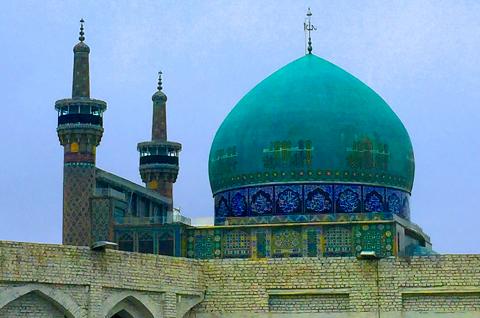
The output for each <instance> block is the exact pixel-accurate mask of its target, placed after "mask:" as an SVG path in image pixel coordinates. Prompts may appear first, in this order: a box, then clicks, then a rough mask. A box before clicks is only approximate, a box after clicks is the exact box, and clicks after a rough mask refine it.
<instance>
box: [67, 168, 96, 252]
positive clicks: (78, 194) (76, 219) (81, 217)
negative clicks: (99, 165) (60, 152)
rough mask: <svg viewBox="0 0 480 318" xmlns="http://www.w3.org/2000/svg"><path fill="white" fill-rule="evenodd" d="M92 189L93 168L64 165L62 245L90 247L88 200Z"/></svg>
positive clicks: (93, 179)
mask: <svg viewBox="0 0 480 318" xmlns="http://www.w3.org/2000/svg"><path fill="white" fill-rule="evenodd" d="M94 188H95V167H94V166H91V165H64V168H63V244H67V245H77V246H89V245H90V243H91V238H90V235H91V223H90V222H91V216H90V198H91V197H92V195H93V191H94Z"/></svg>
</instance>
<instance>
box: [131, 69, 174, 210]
mask: <svg viewBox="0 0 480 318" xmlns="http://www.w3.org/2000/svg"><path fill="white" fill-rule="evenodd" d="M158 75H159V76H158V87H157V89H158V90H157V92H156V93H155V94H153V96H152V101H153V119H152V141H147V142H141V143H139V144H138V147H137V149H138V151H139V152H140V175H141V177H142V181H143V182H144V183H145V184H146V186H147V188H149V189H152V190H155V191H157V192H158V193H160V194H161V195H163V196H165V197H167V198H169V199H173V195H172V187H173V184H174V183H175V181H176V180H177V175H178V154H179V152H180V150H181V149H182V145H181V144H179V143H177V142H171V141H167V113H166V106H167V96H166V95H165V94H164V93H163V92H162V72H159V73H158ZM172 208H173V203H172V205H171V206H170V211H171V210H172Z"/></svg>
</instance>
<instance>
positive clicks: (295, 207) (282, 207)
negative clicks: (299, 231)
mask: <svg viewBox="0 0 480 318" xmlns="http://www.w3.org/2000/svg"><path fill="white" fill-rule="evenodd" d="M275 198H276V201H275V211H276V214H296V213H302V204H303V189H302V186H300V185H290V186H276V187H275Z"/></svg>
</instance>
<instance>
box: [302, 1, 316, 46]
mask: <svg viewBox="0 0 480 318" xmlns="http://www.w3.org/2000/svg"><path fill="white" fill-rule="evenodd" d="M311 17H312V11H310V8H308V10H307V17H306V18H305V22H304V23H303V30H304V31H305V54H312V49H313V48H312V37H311V36H310V32H311V31H315V30H316V29H317V28H316V27H315V26H314V25H313V24H312V22H311ZM307 33H308V42H307ZM307 51H308V53H307Z"/></svg>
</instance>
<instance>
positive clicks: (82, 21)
mask: <svg viewBox="0 0 480 318" xmlns="http://www.w3.org/2000/svg"><path fill="white" fill-rule="evenodd" d="M83 23H85V20H83V19H80V36H79V37H78V39H79V40H80V42H83V41H85V36H84V35H85V33H84V32H83Z"/></svg>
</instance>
